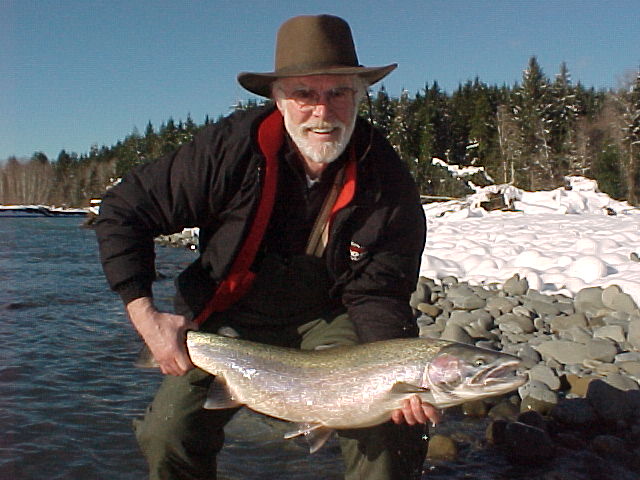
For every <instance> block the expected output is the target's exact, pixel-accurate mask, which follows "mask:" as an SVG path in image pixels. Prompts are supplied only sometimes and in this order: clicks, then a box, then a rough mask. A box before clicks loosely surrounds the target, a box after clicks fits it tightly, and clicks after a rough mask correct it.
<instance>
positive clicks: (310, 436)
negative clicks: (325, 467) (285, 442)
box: [284, 423, 333, 453]
mask: <svg viewBox="0 0 640 480" xmlns="http://www.w3.org/2000/svg"><path fill="white" fill-rule="evenodd" d="M332 433H333V429H332V428H329V427H325V426H323V425H320V424H319V423H299V424H298V429H297V430H293V431H291V432H288V433H285V435H284V438H287V439H288V438H293V437H297V436H298V435H304V438H305V440H306V441H307V443H308V444H309V453H315V452H317V451H318V450H320V449H321V448H322V446H323V445H324V444H325V443H326V441H327V440H329V437H331V434H332Z"/></svg>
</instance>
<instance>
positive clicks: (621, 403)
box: [586, 380, 630, 422]
mask: <svg viewBox="0 0 640 480" xmlns="http://www.w3.org/2000/svg"><path fill="white" fill-rule="evenodd" d="M586 398H587V400H589V403H590V404H591V406H592V407H593V408H594V409H595V411H596V413H597V414H598V416H599V417H600V418H602V419H603V420H605V421H611V422H615V421H619V420H624V419H625V418H626V417H627V416H628V415H629V413H630V408H629V405H628V404H627V402H626V400H625V392H624V391H622V390H619V389H617V388H615V387H613V386H611V385H609V384H608V383H606V382H604V381H602V380H594V381H592V382H591V383H589V387H588V389H587V397H586Z"/></svg>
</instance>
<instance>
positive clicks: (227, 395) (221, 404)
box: [203, 375, 242, 410]
mask: <svg viewBox="0 0 640 480" xmlns="http://www.w3.org/2000/svg"><path fill="white" fill-rule="evenodd" d="M241 405H242V403H240V402H238V401H237V400H236V399H234V398H233V396H232V395H231V392H230V391H229V387H227V382H226V381H225V380H224V378H223V377H221V376H219V375H216V376H215V377H214V379H213V381H212V382H211V385H210V386H209V392H208V393H207V400H206V401H205V402H204V405H203V407H204V408H206V409H208V410H222V409H225V408H235V407H239V406H241Z"/></svg>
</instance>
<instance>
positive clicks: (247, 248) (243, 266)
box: [195, 110, 284, 324]
mask: <svg viewBox="0 0 640 480" xmlns="http://www.w3.org/2000/svg"><path fill="white" fill-rule="evenodd" d="M283 141H284V126H283V123H282V115H281V114H280V112H279V111H278V110H274V111H273V113H271V114H270V115H269V116H268V117H266V118H265V119H264V120H263V121H262V123H261V124H260V127H259V128H258V144H259V146H260V149H261V150H262V153H263V154H264V156H265V158H266V162H265V169H264V181H263V184H262V191H261V192H260V200H259V203H258V208H257V211H256V214H255V216H254V219H253V223H252V224H251V228H250V230H249V234H248V235H247V237H246V239H245V240H244V243H243V244H242V247H241V248H240V251H239V252H238V254H237V255H236V257H235V259H234V261H233V264H232V265H231V269H230V271H229V274H228V275H227V277H226V278H225V279H224V280H223V281H221V282H220V283H219V284H218V287H217V288H216V291H215V293H214V294H213V296H212V297H211V299H209V301H208V302H207V304H206V306H205V307H204V309H203V310H202V311H201V312H200V313H199V314H198V315H197V316H196V318H195V322H196V323H198V324H202V322H204V321H205V320H206V319H207V318H209V316H210V315H211V314H212V313H214V312H222V311H224V310H226V309H227V308H229V307H230V306H231V305H233V304H234V303H235V302H236V301H237V300H239V299H240V298H242V296H243V295H244V294H245V293H246V292H247V291H248V290H249V287H251V284H252V282H253V279H254V278H255V274H254V273H253V272H252V271H251V270H250V268H251V265H252V264H253V261H254V259H255V257H256V254H257V252H258V248H259V247H260V244H261V243H262V238H263V237H264V233H265V231H266V229H267V225H268V224H269V219H270V218H271V212H272V211H273V204H274V202H275V197H276V187H277V183H278V152H279V151H280V147H281V146H282V142H283Z"/></svg>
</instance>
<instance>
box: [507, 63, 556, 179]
mask: <svg viewBox="0 0 640 480" xmlns="http://www.w3.org/2000/svg"><path fill="white" fill-rule="evenodd" d="M514 98H515V105H514V111H515V119H516V121H517V123H518V125H519V126H520V129H521V130H522V136H523V149H524V150H523V159H524V160H525V164H524V165H522V168H524V169H525V171H526V175H524V176H523V177H522V180H523V184H521V185H518V186H520V187H522V188H525V189H527V190H539V189H549V188H554V187H556V186H557V184H558V183H559V182H558V181H557V179H556V178H555V176H556V169H555V165H554V162H553V160H554V159H553V156H552V150H551V143H550V140H551V135H550V134H551V118H550V117H551V110H552V103H551V101H552V100H551V97H550V92H549V82H548V80H547V78H546V77H545V75H544V73H543V71H542V68H540V65H539V64H538V60H537V59H536V57H531V58H530V59H529V65H528V67H527V68H526V69H525V70H524V72H523V75H522V86H521V87H520V88H519V89H517V90H516V91H515V93H514ZM522 173H525V172H522Z"/></svg>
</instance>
